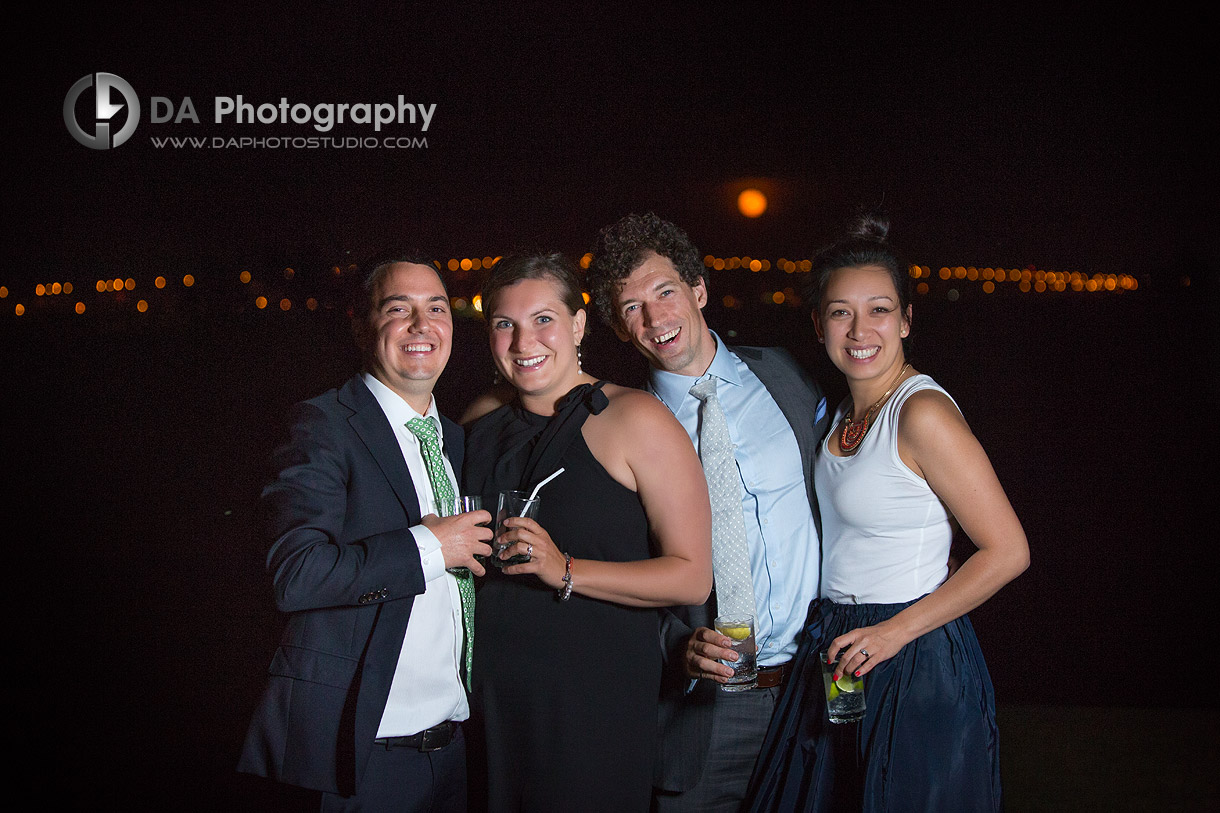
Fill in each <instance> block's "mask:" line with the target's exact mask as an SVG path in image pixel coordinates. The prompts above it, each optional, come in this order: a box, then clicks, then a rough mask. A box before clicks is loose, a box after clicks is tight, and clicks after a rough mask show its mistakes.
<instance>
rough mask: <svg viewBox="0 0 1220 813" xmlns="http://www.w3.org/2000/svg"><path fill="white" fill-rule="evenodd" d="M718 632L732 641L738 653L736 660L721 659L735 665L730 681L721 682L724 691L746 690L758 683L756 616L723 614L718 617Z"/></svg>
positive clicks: (734, 649)
mask: <svg viewBox="0 0 1220 813" xmlns="http://www.w3.org/2000/svg"><path fill="white" fill-rule="evenodd" d="M716 632H718V633H720V634H721V635H723V636H725V637H727V638H728V639H729V640H730V641H732V644H731V647H732V650H733V651H734V652H736V653H737V660H736V661H721V663H723V664H725V665H727V666H731V667H733V676H732V677H731V678H729V682H728V683H722V684H720V688H721V690H722V691H726V692H744V691H747V690H749V689H753V688H754V687H755V686H757V685H758V666H757V663H758V660H757V659H758V646H757V645H756V644H755V642H754V616H752V615H739V616H729V615H722V616H720V617H718V618H717V619H716Z"/></svg>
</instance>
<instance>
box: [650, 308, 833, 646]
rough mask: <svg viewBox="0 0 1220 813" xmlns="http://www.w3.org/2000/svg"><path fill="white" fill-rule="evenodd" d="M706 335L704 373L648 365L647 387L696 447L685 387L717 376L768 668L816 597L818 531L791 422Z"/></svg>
mask: <svg viewBox="0 0 1220 813" xmlns="http://www.w3.org/2000/svg"><path fill="white" fill-rule="evenodd" d="M712 336H713V337H714V338H715V339H716V355H715V357H714V358H713V359H712V364H711V366H710V367H708V370H707V373H705V374H704V375H703V376H698V377H691V376H686V375H679V374H677V373H670V372H664V371H662V370H657V369H655V368H651V369H650V371H649V389H651V390H652V392H653V393H654V394H656V396H657V397H658V398H660V399H661V400H662V401H663V402H664V403H665V405H666V406H668V407H669V409H670V411H672V412H673V413H674V415H675V416H676V417H677V418H678V421H679V422H680V423H681V424H682V426H683V428H685V429H686V432H687V434H689V435H690V438H691V442H692V443H694V445H695V448H696V449H697V448H699V401H698V399H696V398H695V397H694V396H693V395H691V394H690V388H691V387H692V386H694V384H695V382H697V381H699V380H700V379H702V378H705V377H707V376H715V377H716V378H717V379H719V380H718V381H717V384H716V394H717V396H718V397H719V399H720V403H721V406H723V408H724V412H725V417H726V419H727V420H728V424H729V439H730V440H731V441H732V442H733V447H734V448H733V457H734V458H735V459H736V461H737V472H738V474H739V475H740V478H741V510H742V513H743V515H744V518H745V523H746V543H747V545H748V546H749V549H750V575H751V577H752V578H753V580H754V607H755V610H756V612H757V614H758V618H757V619H756V621H755V635H756V640H757V642H758V647H759V650H758V663H759V665H760V666H774V665H776V664H779V663H783V662H784V661H787V660H790V659H791V658H792V656H793V655H794V654H795V653H796V639H797V636H798V635H799V634H800V632H801V630H802V628H803V627H804V625H805V614H806V611H807V610H808V608H809V602H811V601H812V600H813V599H814V598H816V597H817V595H818V572H819V571H818V569H819V553H820V548H819V544H818V532H817V527H816V526H815V525H814V521H813V512H812V511H811V510H810V508H809V498H808V496H807V492H806V491H805V475H804V467H803V466H802V465H801V453H800V449H799V448H798V447H797V445H796V435H794V434H793V433H792V427H791V426H790V425H789V424H788V421H787V419H786V418H785V417H784V414H783V412H781V411H780V408H779V406H778V405H777V404H776V403H775V399H774V398H772V397H771V394H770V393H769V392H767V388H766V387H764V386H763V383H762V382H761V381H759V380H758V377H757V376H756V375H754V373H753V372H751V371H750V368H749V367H747V366H746V364H745V362H743V361H742V360H741V359H739V358H738V357H737V356H736V355H734V354H733V353H732V352H730V351H729V350H728V348H726V347H725V345H724V342H722V341H721V340H720V337H719V336H717V335H716V334H715V333H714V332H713V333H712ZM812 420H813V416H812V415H811V416H810V421H812Z"/></svg>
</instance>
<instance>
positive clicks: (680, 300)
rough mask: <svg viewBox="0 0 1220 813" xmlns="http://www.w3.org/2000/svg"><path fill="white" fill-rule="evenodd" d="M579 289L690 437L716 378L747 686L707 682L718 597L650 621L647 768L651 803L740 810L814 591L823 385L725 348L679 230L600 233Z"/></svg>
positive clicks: (761, 351) (743, 350) (775, 359)
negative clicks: (736, 489)
mask: <svg viewBox="0 0 1220 813" xmlns="http://www.w3.org/2000/svg"><path fill="white" fill-rule="evenodd" d="M593 255H594V256H593V261H592V263H591V264H590V267H589V287H590V290H591V291H592V294H593V299H594V304H595V305H596V307H597V309H598V312H599V313H600V315H601V316H602V318H603V319H604V320H605V321H606V322H607V323H608V324H609V325H610V326H611V327H612V328H613V329H614V331H615V333H616V334H617V335H618V336H619V338H620V339H622V340H624V341H630V342H631V343H632V344H633V345H634V346H635V348H636V349H637V350H639V351H640V353H641V354H643V355H644V357H645V358H647V359H648V362H649V364H650V371H649V382H648V386H649V389H651V390H652V391H653V392H654V393H655V394H656V395H657V396H658V397H659V398H660V399H661V400H662V401H663V402H664V403H665V404H666V405H667V406H668V407H669V408H670V409H671V410H672V411H673V413H674V415H675V416H677V418H678V420H679V421H680V422H681V423H682V425H683V426H684V427H685V428H686V430H687V432H688V433H689V434H690V436H691V441H692V443H694V444H695V445H696V447H698V445H699V428H700V427H699V423H700V421H699V415H700V401H699V400H698V399H697V398H696V397H695V396H694V395H692V394H691V393H690V388H691V386H692V385H694V384H695V383H696V382H697V381H700V380H701V379H705V378H708V377H713V378H715V380H716V385H717V386H716V393H717V397H718V398H719V400H720V403H721V405H722V407H723V409H724V413H725V417H726V420H727V423H728V432H729V439H730V441H731V442H732V444H733V458H734V461H735V462H736V468H737V473H738V475H739V480H740V482H739V486H740V490H741V510H742V515H743V519H744V522H745V535H746V544H747V548H748V551H749V557H750V578H751V581H752V583H753V584H752V586H753V590H754V606H755V615H756V621H755V627H756V639H757V643H758V646H759V653H758V657H759V665H760V669H759V688H758V689H755V690H751V691H745V692H735V693H727V692H722V691H718V690H717V688H718V687H717V683H720V684H723V683H725V682H726V681H727V679H728V677H730V676H731V675H732V668H731V667H730V666H727V665H726V664H724V663H722V662H721V661H722V660H735V659H736V657H737V656H736V655H735V654H734V653H732V650H731V649H730V648H729V645H730V641H729V639H728V638H727V637H725V636H723V635H721V634H719V633H717V632H716V631H715V630H714V629H712V628H711V627H712V621H713V619H714V618H715V615H716V595H715V592H713V595H712V597H711V598H710V599H709V600H708V602H707V603H706V604H704V605H701V606H699V607H675V608H671V609H670V610H669V611H667V612H666V613H665V614H664V615H663V617H662V646H663V647H664V649H665V653H666V681H665V685H664V686H663V687H662V696H661V715H660V716H661V719H660V724H661V730H660V732H659V751H658V760H657V767H656V774H655V777H654V784H655V785H656V805H657V809H658V810H660V811H663V812H664V811H678V810H681V811H714V810H725V811H732V810H737V809H739V808H740V807H741V805H742V802H743V800H744V798H745V792H746V787H747V785H748V783H749V779H750V774H751V772H752V770H753V767H754V761H755V759H756V758H757V756H758V752H759V749H760V748H761V747H762V741H763V737H764V735H765V733H766V730H767V724H768V722H769V720H770V717H771V713H772V711H773V710H774V708H775V703H776V700H777V698H778V697H779V693H780V692H781V691H782V690H783V687H784V682H785V679H786V677H787V665H788V663H789V662H790V660H791V658H792V656H793V654H794V653H795V651H796V646H797V636H798V635H799V634H800V632H801V630H802V628H803V626H804V621H805V614H806V611H807V609H808V606H809V603H810V602H811V601H812V600H813V599H814V598H816V597H817V594H818V568H819V548H820V546H819V541H818V513H817V497H816V493H815V491H814V488H813V457H814V453H815V451H816V446H817V443H818V441H820V440H821V438H822V435H823V434H824V433H825V430H826V422H827V416H826V401H825V398H824V397H823V395H822V391H821V389H820V388H819V387H818V386H817V384H816V383H815V382H814V381H813V380H812V378H810V377H809V376H808V375H807V374H806V373H805V372H804V371H803V370H802V369H801V368H800V367H799V366H798V365H797V364H796V362H795V360H794V359H793V358H792V357H791V356H790V355H789V354H788V353H786V352H785V351H783V350H781V349H777V348H750V347H729V346H728V345H726V344H724V342H723V341H721V340H720V337H719V336H717V335H716V334H715V333H714V332H712V331H711V330H710V329H708V326H707V323H706V322H705V321H704V318H703V306H704V305H705V304H706V303H707V284H706V282H705V280H704V278H703V264H702V262H701V261H700V259H699V253H698V252H697V251H696V250H695V247H694V246H693V245H692V244H691V242H690V240H689V239H688V238H687V236H686V235H685V233H683V232H682V231H681V229H678V228H677V227H676V226H674V225H673V224H671V223H667V222H666V221H663V220H661V219H660V218H658V217H657V216H656V215H653V214H648V215H644V216H639V215H628V216H627V217H625V218H623V219H622V220H620V221H619V222H618V223H615V224H614V225H612V226H609V227H607V228H605V229H603V230H602V232H601V235H600V239H599V243H598V246H597V248H596V249H595V250H594V252H593Z"/></svg>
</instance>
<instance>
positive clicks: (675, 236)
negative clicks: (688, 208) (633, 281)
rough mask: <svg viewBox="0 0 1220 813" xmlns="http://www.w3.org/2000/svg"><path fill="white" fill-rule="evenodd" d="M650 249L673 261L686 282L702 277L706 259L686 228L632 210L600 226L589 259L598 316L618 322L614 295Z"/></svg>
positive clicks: (693, 284) (695, 282)
mask: <svg viewBox="0 0 1220 813" xmlns="http://www.w3.org/2000/svg"><path fill="white" fill-rule="evenodd" d="M649 251H654V252H656V253H657V254H659V255H660V256H662V257H665V258H666V259H668V260H669V261H670V262H671V263H673V264H674V268H676V269H677V271H678V276H680V277H681V278H682V281H683V282H685V283H686V284H687V285H690V286H692V287H693V286H695V285H698V284H699V280H700V279H702V278H703V274H704V272H703V261H702V260H700V259H699V251H698V249H696V248H695V244H694V243H692V242H691V241H690V238H689V237H687V236H686V232H684V231H682V229H680V228H678V227H677V226H675V225H674V224H673V223H670V222H669V221H667V220H662V219H661V218H659V217H657V216H656V215H655V214H654V213H652V212H648V213H647V214H643V215H637V214H629V215H627V216H626V217H623V218H621V219H620V220H619V221H618V222H617V223H614V224H612V225H610V226H606V227H605V228H604V229H602V230H601V232H600V233H599V234H598V239H597V244H596V245H595V246H594V248H593V252H592V253H593V259H592V260H591V261H590V263H589V274H588V281H589V292H590V294H591V295H592V297H593V305H594V307H596V308H597V314H598V316H600V317H601V318H602V321H604V322H605V323H606V324H608V325H610V326H612V327H613V326H614V325H615V324H616V319H617V316H616V308H615V307H614V298H615V296H616V295H617V294H618V289H619V287H620V285H621V283H622V281H623V280H625V279H627V277H629V276H631V272H632V271H634V270H635V269H637V268H639V267H640V265H641V264H643V262H644V255H645V254H646V253H647V252H649ZM705 284H706V280H705Z"/></svg>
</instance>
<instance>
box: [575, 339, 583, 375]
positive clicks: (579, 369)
mask: <svg viewBox="0 0 1220 813" xmlns="http://www.w3.org/2000/svg"><path fill="white" fill-rule="evenodd" d="M584 371H585V368H584V367H583V366H582V365H581V356H580V345H579V344H578V345H576V372H578V373H583V372H584Z"/></svg>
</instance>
